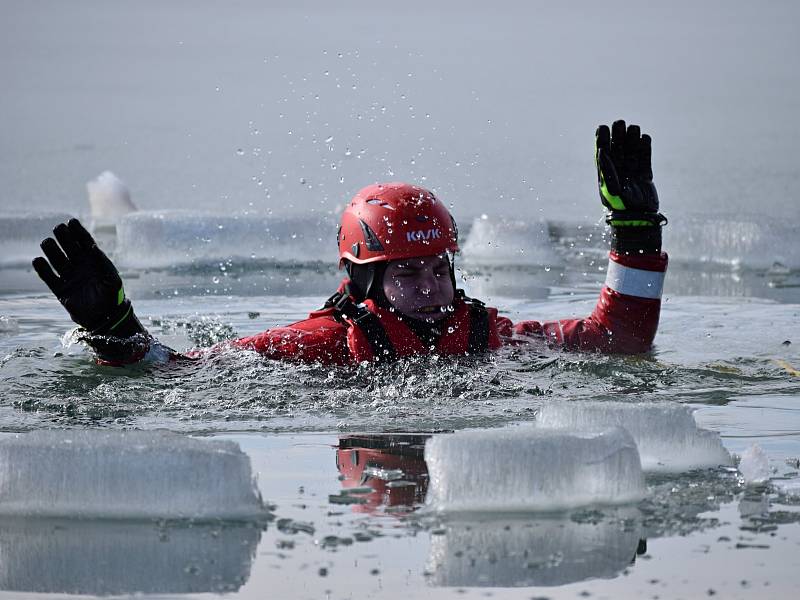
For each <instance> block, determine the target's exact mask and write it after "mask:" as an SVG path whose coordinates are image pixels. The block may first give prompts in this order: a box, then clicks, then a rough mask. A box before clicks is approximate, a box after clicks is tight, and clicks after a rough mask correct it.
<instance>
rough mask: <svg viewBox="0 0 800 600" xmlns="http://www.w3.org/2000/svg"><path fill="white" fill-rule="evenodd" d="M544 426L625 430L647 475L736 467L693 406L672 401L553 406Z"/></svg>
mask: <svg viewBox="0 0 800 600" xmlns="http://www.w3.org/2000/svg"><path fill="white" fill-rule="evenodd" d="M537 422H538V423H539V425H541V426H542V427H566V428H569V429H576V428H577V429H589V430H597V429H603V428H606V427H615V426H619V427H624V428H625V429H627V430H628V431H629V432H630V433H631V435H632V436H633V439H634V440H635V441H636V445H637V446H638V448H639V455H640V456H641V459H642V468H643V469H644V470H645V471H660V472H672V473H678V472H681V471H689V470H691V469H702V468H709V467H716V466H719V465H730V464H732V461H731V457H730V454H728V451H727V450H725V448H724V447H723V446H722V442H721V441H720V438H719V434H718V433H716V432H714V431H707V430H705V429H699V428H698V427H697V423H695V420H694V417H693V416H692V411H691V409H690V408H688V407H686V406H684V405H682V404H675V403H672V402H658V403H656V402H580V401H573V402H568V401H566V402H549V403H546V404H545V405H544V406H542V408H541V410H540V411H539V415H538V416H537Z"/></svg>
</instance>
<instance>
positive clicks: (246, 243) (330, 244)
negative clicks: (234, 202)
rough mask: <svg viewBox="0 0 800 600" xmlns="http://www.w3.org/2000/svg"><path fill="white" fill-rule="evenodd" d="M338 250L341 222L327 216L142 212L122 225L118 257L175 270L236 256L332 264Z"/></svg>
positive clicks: (128, 263)
mask: <svg viewBox="0 0 800 600" xmlns="http://www.w3.org/2000/svg"><path fill="white" fill-rule="evenodd" d="M335 250H336V224H335V222H334V221H333V220H332V219H330V218H329V217H326V216H319V217H264V216H256V215H245V214H242V215H231V214H224V215H222V214H219V215H218V214H211V213H198V212H190V211H177V210H173V211H154V212H150V211H140V212H137V213H132V214H129V215H127V216H126V217H123V218H122V219H121V220H120V221H119V223H118V224H117V253H116V255H115V258H117V259H118V260H119V262H120V263H121V264H122V265H124V266H126V267H170V266H174V265H176V264H191V263H195V262H198V261H199V262H204V261H205V262H208V261H218V260H225V259H228V258H232V257H244V258H247V259H267V260H273V261H275V262H315V261H326V262H331V261H332V259H333V258H335V256H336V254H335Z"/></svg>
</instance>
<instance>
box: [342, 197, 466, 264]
mask: <svg viewBox="0 0 800 600" xmlns="http://www.w3.org/2000/svg"><path fill="white" fill-rule="evenodd" d="M337 237H338V242H339V267H340V268H341V266H342V264H344V261H345V260H349V261H352V262H354V263H356V264H365V263H372V262H377V261H382V260H397V259H401V258H414V257H418V256H431V255H435V254H443V253H445V252H458V228H457V227H456V222H455V220H454V219H453V217H452V216H451V215H450V211H448V210H447V207H445V206H444V204H442V203H441V202H439V201H438V200H437V199H436V197H435V196H434V195H433V193H432V192H430V191H429V190H426V189H425V188H421V187H418V186H415V185H409V184H407V183H377V184H375V185H369V186H367V187H365V188H364V189H362V190H361V191H359V192H358V193H357V194H356V195H355V196H354V197H353V199H352V200H351V201H350V205H349V206H348V207H347V208H345V209H344V213H342V223H341V225H340V226H339V234H338V236H337Z"/></svg>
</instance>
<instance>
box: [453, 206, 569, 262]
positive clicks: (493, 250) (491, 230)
mask: <svg viewBox="0 0 800 600" xmlns="http://www.w3.org/2000/svg"><path fill="white" fill-rule="evenodd" d="M462 251H463V255H464V260H465V261H467V262H469V263H471V264H487V265H489V264H491V265H498V264H500V265H542V266H557V265H561V264H562V263H563V260H562V259H561V258H559V257H558V255H557V254H556V252H555V250H554V247H553V244H552V243H551V241H550V236H549V231H548V225H547V223H546V222H545V221H534V222H531V221H515V220H508V219H492V218H489V217H485V216H484V217H478V218H477V219H475V220H474V221H473V222H472V226H471V228H470V231H469V235H468V236H467V237H466V241H464V242H463V244H462Z"/></svg>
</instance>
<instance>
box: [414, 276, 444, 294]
mask: <svg viewBox="0 0 800 600" xmlns="http://www.w3.org/2000/svg"><path fill="white" fill-rule="evenodd" d="M441 284H442V282H441V277H438V276H437V275H436V274H435V273H434V272H433V271H424V272H422V273H420V277H419V279H418V280H417V289H418V290H419V291H420V293H422V294H424V295H425V296H430V295H431V293H433V292H435V291H436V292H438V291H439V287H440V286H441Z"/></svg>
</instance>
